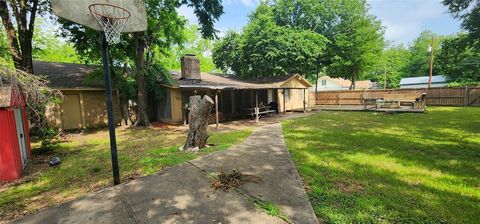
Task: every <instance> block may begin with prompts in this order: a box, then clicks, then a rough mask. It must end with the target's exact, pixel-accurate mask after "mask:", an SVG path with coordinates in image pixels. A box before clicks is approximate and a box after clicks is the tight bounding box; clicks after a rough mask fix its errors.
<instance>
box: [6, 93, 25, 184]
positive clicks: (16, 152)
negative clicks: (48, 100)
mask: <svg viewBox="0 0 480 224" xmlns="http://www.w3.org/2000/svg"><path fill="white" fill-rule="evenodd" d="M27 121H28V120H27V113H26V110H25V100H24V98H23V95H22V93H21V92H20V91H19V90H18V89H17V88H13V87H11V86H6V87H0V181H11V180H16V179H18V178H20V177H21V176H22V171H23V169H24V168H25V166H26V165H27V163H28V158H30V156H31V148H30V136H29V135H28V122H27Z"/></svg>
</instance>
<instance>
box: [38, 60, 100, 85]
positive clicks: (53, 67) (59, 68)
mask: <svg viewBox="0 0 480 224" xmlns="http://www.w3.org/2000/svg"><path fill="white" fill-rule="evenodd" d="M98 68H99V66H96V65H83V64H72V63H56V62H41V61H34V62H33V72H34V73H35V74H37V75H44V76H46V79H47V80H48V81H49V83H48V86H49V87H51V88H58V89H60V88H80V89H81V88H102V89H103V88H104V84H103V81H102V80H100V79H88V75H89V74H90V73H92V72H93V71H95V70H96V69H98Z"/></svg>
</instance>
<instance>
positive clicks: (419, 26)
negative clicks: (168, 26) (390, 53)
mask: <svg viewBox="0 0 480 224" xmlns="http://www.w3.org/2000/svg"><path fill="white" fill-rule="evenodd" d="M367 1H368V3H369V4H370V12H371V13H372V14H373V15H375V16H377V17H378V18H379V19H380V20H381V21H382V24H383V26H384V27H385V38H386V39H387V40H390V41H393V42H394V43H397V44H398V43H404V44H408V43H410V42H411V41H412V40H413V39H415V38H416V37H417V36H418V35H419V34H420V32H422V31H423V30H431V31H432V32H434V33H437V34H442V35H444V34H452V33H456V32H458V31H460V25H459V24H460V23H459V22H458V21H457V20H455V19H453V18H452V17H451V16H450V15H449V14H448V12H447V8H446V7H445V6H443V5H442V4H441V1H440V0H367ZM258 3H259V1H258V0H224V1H223V6H224V12H225V13H224V14H223V15H222V16H221V18H220V21H218V22H217V23H216V24H215V28H216V29H217V30H220V31H221V32H224V31H227V30H229V29H234V30H240V29H241V28H242V27H243V26H245V25H246V24H247V15H248V14H249V13H250V12H251V11H253V10H254V9H255V7H256V6H257V5H258ZM179 12H180V13H181V14H182V15H184V16H185V17H186V18H187V19H188V20H190V22H193V23H196V22H197V20H196V17H195V15H194V14H193V11H192V10H191V9H190V8H187V7H182V8H180V9H179Z"/></svg>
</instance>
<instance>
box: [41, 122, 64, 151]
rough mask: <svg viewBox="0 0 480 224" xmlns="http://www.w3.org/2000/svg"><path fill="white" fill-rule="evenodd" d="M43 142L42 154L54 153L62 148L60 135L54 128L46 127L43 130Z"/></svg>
mask: <svg viewBox="0 0 480 224" xmlns="http://www.w3.org/2000/svg"><path fill="white" fill-rule="evenodd" d="M40 130H41V140H42V143H41V145H40V149H39V150H38V152H39V153H40V154H43V153H48V152H52V151H54V150H55V149H57V148H58V147H59V146H60V140H59V139H58V133H57V131H56V130H55V129H54V128H51V127H46V128H41V129H40Z"/></svg>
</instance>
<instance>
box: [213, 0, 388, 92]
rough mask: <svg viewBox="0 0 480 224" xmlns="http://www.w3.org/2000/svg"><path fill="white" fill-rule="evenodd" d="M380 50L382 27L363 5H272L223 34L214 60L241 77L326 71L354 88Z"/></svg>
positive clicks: (356, 0)
mask: <svg viewBox="0 0 480 224" xmlns="http://www.w3.org/2000/svg"><path fill="white" fill-rule="evenodd" d="M383 47H384V41H383V28H382V26H381V23H380V21H378V20H377V19H376V18H375V17H374V16H372V15H370V14H369V13H368V5H367V3H366V1H364V0H345V1H337V0H326V1H314V0H298V1H288V0H273V1H269V2H267V3H262V4H260V5H259V6H258V8H257V9H256V11H255V12H254V13H252V15H251V16H250V22H249V23H248V25H247V26H246V27H244V29H243V30H242V32H241V33H239V34H233V33H229V34H227V35H226V37H225V38H224V40H222V41H220V42H219V44H218V45H217V46H216V49H215V50H214V54H213V57H214V62H215V63H216V65H217V66H218V67H220V68H222V69H223V70H228V69H231V70H232V71H233V72H235V73H236V74H237V75H240V76H254V77H255V76H272V75H278V74H285V73H289V72H297V73H300V74H303V75H310V74H316V73H318V72H319V71H320V70H321V68H322V67H326V66H327V71H328V74H329V75H330V76H333V77H342V78H347V79H351V80H352V81H353V82H352V83H353V87H354V83H355V82H354V81H355V79H356V78H357V77H358V76H360V75H362V74H363V73H364V72H365V71H367V70H368V68H369V67H371V66H372V65H373V64H374V62H375V61H376V60H377V59H378V56H379V55H380V53H381V51H382V49H383ZM235 63H236V65H235Z"/></svg>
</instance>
